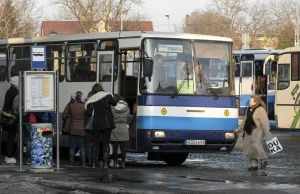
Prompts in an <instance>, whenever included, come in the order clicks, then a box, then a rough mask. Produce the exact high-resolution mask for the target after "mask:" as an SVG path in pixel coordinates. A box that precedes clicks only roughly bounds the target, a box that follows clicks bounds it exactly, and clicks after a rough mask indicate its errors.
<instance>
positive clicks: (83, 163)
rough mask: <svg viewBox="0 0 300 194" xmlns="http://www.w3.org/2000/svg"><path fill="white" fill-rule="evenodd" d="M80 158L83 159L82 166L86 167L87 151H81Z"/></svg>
mask: <svg viewBox="0 0 300 194" xmlns="http://www.w3.org/2000/svg"><path fill="white" fill-rule="evenodd" d="M80 159H81V165H82V167H86V165H85V160H86V158H85V152H80Z"/></svg>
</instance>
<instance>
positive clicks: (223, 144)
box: [137, 130, 236, 153]
mask: <svg viewBox="0 0 300 194" xmlns="http://www.w3.org/2000/svg"><path fill="white" fill-rule="evenodd" d="M163 134H164V137H163ZM157 136H159V137H157ZM188 140H196V141H193V142H196V144H201V145H190V142H188ZM199 140H200V141H199ZM201 140H204V141H201ZM235 144H236V138H235V136H234V134H233V130H228V131H225V130H222V131H217V130H216V131H214V130H201V131H197V130H137V147H138V151H139V152H188V153H201V152H214V153H215V152H230V151H231V150H232V149H233V148H234V146H235Z"/></svg>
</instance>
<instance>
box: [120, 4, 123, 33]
mask: <svg viewBox="0 0 300 194" xmlns="http://www.w3.org/2000/svg"><path fill="white" fill-rule="evenodd" d="M122 16H123V6H122V5H121V14H120V20H121V31H123V17H122Z"/></svg>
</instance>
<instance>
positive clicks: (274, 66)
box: [268, 61, 277, 85]
mask: <svg viewBox="0 0 300 194" xmlns="http://www.w3.org/2000/svg"><path fill="white" fill-rule="evenodd" d="M268 65H270V66H271V67H270V74H269V76H270V84H273V85H275V83H276V81H277V62H276V61H272V62H271V63H270V64H268Z"/></svg>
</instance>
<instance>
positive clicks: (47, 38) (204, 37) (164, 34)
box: [0, 31, 232, 45]
mask: <svg viewBox="0 0 300 194" xmlns="http://www.w3.org/2000/svg"><path fill="white" fill-rule="evenodd" d="M114 38H170V39H196V40H212V41H221V42H232V39H230V38H226V37H219V36H209V35H199V34H186V33H170V32H142V31H133V32H131V31H123V32H103V33H95V34H74V35H61V36H60V35H59V36H41V37H32V38H10V39H0V45H17V44H34V43H43V42H53V43H54V42H69V41H70V42H71V41H78V40H83V41H88V40H95V39H114Z"/></svg>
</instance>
